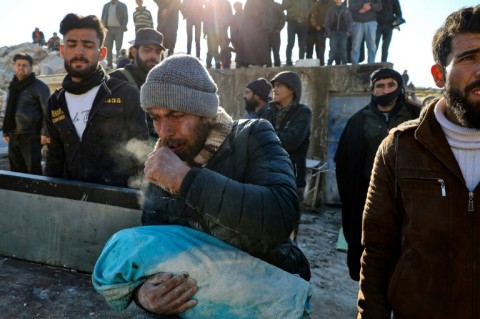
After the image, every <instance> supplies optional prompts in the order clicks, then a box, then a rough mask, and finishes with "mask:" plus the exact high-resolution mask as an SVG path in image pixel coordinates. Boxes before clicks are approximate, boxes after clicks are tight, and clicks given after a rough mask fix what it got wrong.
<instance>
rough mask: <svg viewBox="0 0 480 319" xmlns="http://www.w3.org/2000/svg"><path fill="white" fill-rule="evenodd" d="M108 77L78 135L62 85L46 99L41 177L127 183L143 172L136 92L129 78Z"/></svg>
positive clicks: (143, 135) (143, 131)
mask: <svg viewBox="0 0 480 319" xmlns="http://www.w3.org/2000/svg"><path fill="white" fill-rule="evenodd" d="M107 78H108V80H107V82H106V83H105V82H104V83H103V84H102V85H101V86H100V89H99V90H98V93H97V95H96V97H95V100H94V102H93V106H92V109H91V111H90V113H89V116H88V122H87V124H86V128H85V131H84V132H83V135H82V138H80V137H79V136H78V134H77V132H76V130H75V126H74V124H73V122H72V120H71V118H70V114H69V112H68V106H67V102H66V99H65V90H64V89H63V88H60V89H57V91H55V93H54V94H52V96H51V97H50V99H49V100H48V113H47V118H46V122H47V128H48V132H49V134H50V143H49V144H48V152H47V158H46V167H45V175H46V176H50V177H60V178H66V179H75V180H79V181H84V182H92V183H99V184H105V185H113V186H120V187H128V184H129V183H128V182H129V179H130V178H133V177H135V176H138V175H140V174H142V171H143V163H144V161H145V160H146V154H143V153H145V152H148V151H147V149H146V145H147V143H148V129H147V124H146V120H145V112H144V111H143V109H142V108H141V107H140V97H139V91H138V89H137V88H136V87H135V86H133V85H132V84H130V83H128V82H125V81H122V80H119V79H116V78H113V77H110V76H107Z"/></svg>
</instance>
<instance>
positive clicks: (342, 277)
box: [297, 206, 358, 319]
mask: <svg viewBox="0 0 480 319" xmlns="http://www.w3.org/2000/svg"><path fill="white" fill-rule="evenodd" d="M340 225H341V210H340V208H338V207H329V206H324V207H321V209H320V210H318V211H317V212H308V213H304V214H303V215H302V223H301V225H300V229H299V234H298V238H297V241H298V244H299V246H300V248H301V249H302V250H303V252H304V253H305V255H306V256H307V258H308V260H309V262H310V267H311V270H312V279H311V283H312V291H313V296H312V305H313V307H314V312H313V313H312V314H311V316H310V317H311V318H312V319H325V318H335V319H336V318H339V319H340V318H341V319H349V318H350V319H353V318H355V316H356V299H357V292H358V282H356V281H353V280H351V279H350V277H349V275H348V269H347V266H346V258H347V257H346V253H345V252H343V251H339V250H337V248H336V246H337V239H338V232H339V229H340Z"/></svg>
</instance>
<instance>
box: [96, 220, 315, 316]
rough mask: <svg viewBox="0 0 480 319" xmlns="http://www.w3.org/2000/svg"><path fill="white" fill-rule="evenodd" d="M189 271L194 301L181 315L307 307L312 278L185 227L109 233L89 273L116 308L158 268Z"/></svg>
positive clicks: (294, 312)
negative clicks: (194, 290)
mask: <svg viewBox="0 0 480 319" xmlns="http://www.w3.org/2000/svg"><path fill="white" fill-rule="evenodd" d="M183 271H185V272H188V273H189V274H190V277H191V278H193V279H195V280H196V282H197V285H198V287H199V290H198V292H197V293H196V294H195V296H194V297H195V299H197V300H198V304H197V305H196V306H195V307H193V308H191V309H189V310H187V311H185V312H184V313H182V314H180V315H179V316H180V317H181V318H185V319H187V318H195V319H198V318H222V319H223V318H238V319H242V318H245V319H247V318H248V319H251V318H272V319H273V318H275V319H278V318H292V319H293V318H302V316H303V315H304V313H305V312H307V313H308V312H311V309H310V304H309V299H310V296H311V294H310V283H309V282H307V281H305V280H303V279H302V278H300V277H299V276H298V275H292V274H290V273H288V272H285V271H283V270H281V269H279V268H277V267H275V266H272V265H270V264H268V263H266V262H264V261H262V260H260V259H258V258H255V257H252V256H251V255H249V254H247V253H245V252H243V251H241V250H239V249H237V248H235V247H233V246H231V245H229V244H227V243H225V242H222V241H220V240H218V239H216V238H215V237H212V236H210V235H208V234H206V233H203V232H200V231H198V230H195V229H191V228H188V227H183V226H143V227H136V228H131V229H126V230H122V231H120V232H118V233H116V234H115V235H113V236H112V238H110V240H109V241H108V242H107V244H106V245H105V247H104V249H103V252H102V253H101V255H100V257H99V258H98V260H97V263H96V265H95V269H94V272H93V275H92V280H93V285H94V287H95V289H96V290H97V291H98V292H99V293H100V294H102V295H103V296H104V297H105V299H106V301H107V303H108V304H109V305H110V306H111V307H112V308H113V309H116V310H123V309H125V308H127V307H128V305H129V304H130V303H131V301H132V298H133V292H134V290H135V288H136V287H138V286H139V285H141V284H142V283H143V282H144V281H145V280H146V279H147V278H148V277H149V276H151V275H153V274H156V273H159V272H170V273H174V274H176V273H180V272H183Z"/></svg>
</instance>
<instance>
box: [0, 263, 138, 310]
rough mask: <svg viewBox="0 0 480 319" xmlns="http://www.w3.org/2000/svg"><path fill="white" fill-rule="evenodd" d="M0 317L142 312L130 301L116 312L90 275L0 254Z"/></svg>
mask: <svg viewBox="0 0 480 319" xmlns="http://www.w3.org/2000/svg"><path fill="white" fill-rule="evenodd" d="M0 296H1V298H0V309H1V311H0V318H5V319H7V318H8V319H10V318H11V319H13V318H15V319H32V318H49V319H86V318H92V319H97V318H98V319H110V318H111V319H114V318H115V319H123V318H132V317H135V316H136V315H139V314H142V313H145V312H144V311H143V310H141V309H139V308H138V307H137V306H136V305H135V303H132V304H131V305H130V307H129V308H128V309H126V310H125V311H122V312H117V311H114V310H112V309H110V308H109V306H108V305H107V303H106V302H105V300H104V299H103V297H102V296H101V295H100V294H98V293H97V292H96V291H95V289H94V288H93V286H92V283H91V279H90V274H87V273H81V272H76V271H70V270H68V269H63V268H58V267H53V266H47V265H42V264H36V263H32V262H27V261H21V260H18V259H12V258H7V257H2V256H0Z"/></svg>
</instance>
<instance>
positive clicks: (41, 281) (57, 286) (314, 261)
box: [0, 156, 358, 319]
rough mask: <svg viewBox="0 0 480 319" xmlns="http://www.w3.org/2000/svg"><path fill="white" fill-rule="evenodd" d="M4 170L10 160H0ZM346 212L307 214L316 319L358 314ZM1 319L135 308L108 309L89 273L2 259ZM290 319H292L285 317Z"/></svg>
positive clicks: (103, 317)
mask: <svg viewBox="0 0 480 319" xmlns="http://www.w3.org/2000/svg"><path fill="white" fill-rule="evenodd" d="M0 169H4V170H5V169H6V170H8V169H9V168H8V160H7V158H6V157H5V156H0ZM340 224H341V214H340V209H339V208H338V207H328V206H325V207H321V209H319V210H318V211H315V212H305V213H304V214H303V215H302V223H301V225H300V228H299V234H298V243H299V246H300V248H301V249H302V250H303V251H304V253H305V255H306V256H307V258H308V260H309V261H310V265H311V269H312V280H311V282H312V291H313V296H312V301H311V303H312V305H313V307H314V312H313V314H312V315H311V318H312V319H325V318H329V319H330V318H331V319H337V318H338V319H349V318H352V319H353V318H355V315H356V308H355V303H356V294H357V286H358V284H357V282H354V281H352V280H351V279H350V278H349V276H348V271H347V267H346V264H345V260H346V254H345V252H342V251H339V250H337V249H336V244H337V239H338V231H339V229H340ZM0 296H2V297H1V298H0V309H6V310H7V311H5V310H3V311H2V313H0V318H58V319H65V318H71V319H84V318H98V319H107V318H117V319H119V318H132V317H133V316H134V315H135V314H138V313H139V312H138V309H137V308H136V307H135V306H132V307H130V308H129V309H128V310H127V311H124V312H122V313H115V312H113V311H111V310H109V309H108V307H107V306H106V304H105V303H104V301H103V300H102V299H101V297H100V296H99V295H98V294H97V293H96V292H95V291H94V289H93V287H92V286H91V283H90V276H89V275H88V274H80V273H75V272H69V271H65V270H63V269H58V268H55V267H47V266H39V265H37V264H31V263H23V262H18V261H15V260H12V259H8V258H3V257H1V256H0ZM285 319H288V318H285Z"/></svg>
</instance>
